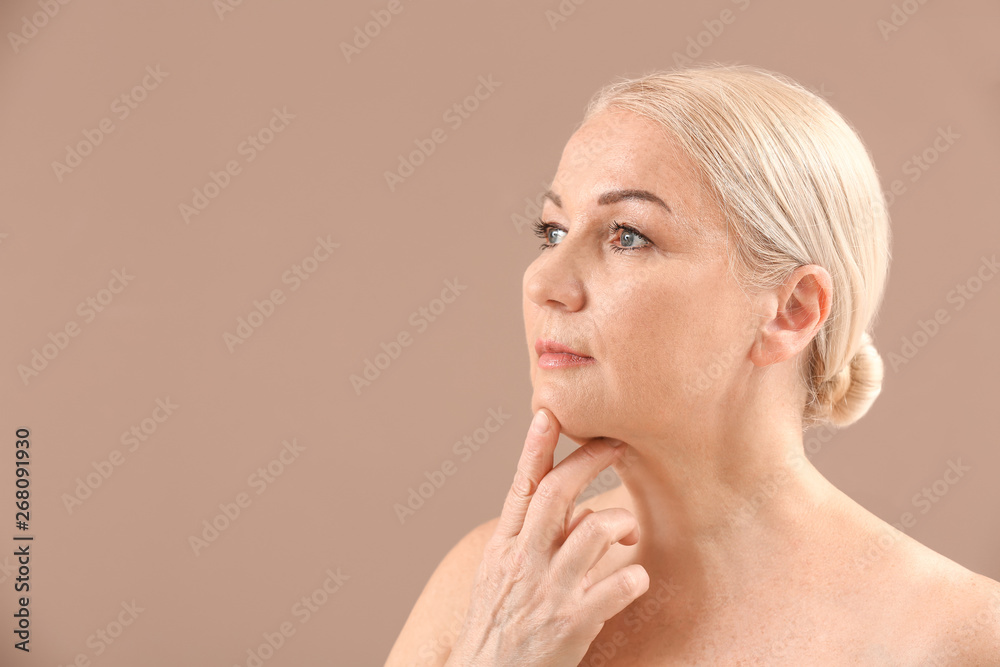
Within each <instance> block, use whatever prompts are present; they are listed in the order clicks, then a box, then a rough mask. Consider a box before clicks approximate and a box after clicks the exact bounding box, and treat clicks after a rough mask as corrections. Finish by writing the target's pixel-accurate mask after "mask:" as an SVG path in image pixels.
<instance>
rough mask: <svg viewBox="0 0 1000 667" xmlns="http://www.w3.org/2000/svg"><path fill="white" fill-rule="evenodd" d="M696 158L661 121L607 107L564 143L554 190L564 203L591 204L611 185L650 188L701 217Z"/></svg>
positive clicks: (678, 209)
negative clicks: (685, 150)
mask: <svg viewBox="0 0 1000 667" xmlns="http://www.w3.org/2000/svg"><path fill="white" fill-rule="evenodd" d="M704 185H705V184H704V182H703V180H702V177H701V176H700V174H699V170H698V168H697V166H696V165H695V163H694V162H693V161H692V160H691V159H690V158H689V157H688V156H687V155H686V154H685V153H684V151H683V149H682V148H681V146H680V144H679V143H678V141H677V139H676V138H674V137H673V136H672V135H671V134H670V133H669V132H667V131H666V130H665V129H664V128H662V127H661V126H660V125H659V124H658V123H656V122H655V121H652V120H650V119H648V118H645V117H643V116H640V115H638V114H636V113H633V112H631V111H625V110H621V109H609V110H605V111H602V112H600V113H598V114H597V115H595V116H593V117H592V118H591V119H590V120H588V121H587V122H586V123H584V124H583V125H582V126H581V127H580V128H579V129H578V130H577V131H576V132H575V133H574V134H573V136H572V137H570V139H569V141H567V142H566V146H565V148H564V149H563V153H562V158H561V159H560V161H559V167H558V169H557V171H556V176H555V178H554V179H553V181H552V189H553V191H555V192H556V193H558V194H559V195H560V197H561V198H562V199H563V202H564V203H563V206H564V207H571V208H573V207H575V208H580V207H590V206H595V205H596V204H597V198H598V196H599V195H600V194H601V193H602V192H605V191H607V190H612V189H641V190H649V191H650V192H653V193H654V194H656V195H658V196H659V197H660V198H661V199H663V200H664V201H666V202H667V203H668V204H669V205H670V208H671V210H673V211H674V212H675V213H677V214H678V215H679V216H680V217H683V218H685V219H687V220H693V219H698V218H703V217H704V215H703V214H705V213H707V211H706V210H705V207H706V206H707V204H708V193H707V190H706V188H705V187H704Z"/></svg>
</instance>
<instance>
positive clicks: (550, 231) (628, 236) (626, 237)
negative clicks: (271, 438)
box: [531, 218, 653, 252]
mask: <svg viewBox="0 0 1000 667" xmlns="http://www.w3.org/2000/svg"><path fill="white" fill-rule="evenodd" d="M531 228H532V230H533V231H534V234H535V236H537V237H539V238H541V239H544V240H545V243H542V244H541V245H540V246H539V249H540V250H545V249H546V248H551V247H552V246H554V245H557V244H558V243H559V242H558V241H556V240H554V238H553V235H558V238H560V239H561V238H562V237H564V236H566V230H565V229H563V228H562V227H557V226H555V225H553V224H552V223H550V222H542V220H541V218H539V219H537V220H535V222H534V223H533V224H532V226H531ZM608 229H609V231H610V232H611V234H612V235H614V234H616V233H617V232H619V231H621V242H622V245H621V246H618V245H615V244H612V245H611V250H613V251H614V252H636V251H639V250H642V249H643V248H646V247H648V246H651V245H653V243H652V241H650V240H649V239H647V238H646V237H645V236H643V235H642V234H640V233H639V232H638V231H637V230H635V229H633V228H632V227H629V226H628V225H623V224H621V223H619V222H617V221H614V220H613V221H612V222H611V224H610V225H608ZM640 242H641V245H636V244H638V243H640Z"/></svg>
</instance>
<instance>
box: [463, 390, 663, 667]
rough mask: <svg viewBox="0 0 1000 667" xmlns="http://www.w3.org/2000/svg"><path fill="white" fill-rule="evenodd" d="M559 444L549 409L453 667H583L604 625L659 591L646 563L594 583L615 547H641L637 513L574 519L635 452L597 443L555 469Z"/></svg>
mask: <svg viewBox="0 0 1000 667" xmlns="http://www.w3.org/2000/svg"><path fill="white" fill-rule="evenodd" d="M542 413H544V414H542ZM546 422H547V423H546ZM539 427H540V428H539ZM558 440H559V424H558V422H556V420H555V418H554V417H553V416H552V414H551V413H550V412H548V410H545V409H544V408H543V409H542V410H539V412H538V413H536V415H535V418H534V420H533V421H532V423H531V427H530V428H529V430H528V436H527V438H526V439H525V441H524V449H523V450H522V451H521V458H520V460H519V461H518V464H517V473H516V474H515V475H514V481H513V484H512V485H511V488H510V492H509V493H508V494H507V499H506V501H505V502H504V506H503V512H502V513H501V515H500V520H499V523H498V524H497V528H496V531H495V532H494V533H493V536H492V537H491V538H490V541H489V542H488V543H487V544H486V547H485V550H484V553H483V560H482V562H481V563H480V565H479V569H478V570H477V571H476V576H475V581H474V583H473V590H472V600H471V602H470V605H469V609H468V611H467V613H466V616H465V623H464V625H463V626H462V629H461V631H460V632H459V635H458V637H457V638H456V640H455V644H454V646H453V647H452V653H451V657H449V659H448V662H447V663H446V664H447V665H456V666H458V665H461V666H462V667H473V666H475V667H487V666H489V667H499V666H501V665H503V666H507V665H517V666H518V667H521V666H530V667H540V666H545V667H577V665H579V663H580V661H581V660H583V658H584V656H585V655H586V653H587V650H588V648H589V647H590V644H591V642H592V641H594V638H595V637H597V634H598V633H599V632H600V631H601V628H603V627H604V623H605V622H606V621H607V620H608V619H610V618H611V617H613V616H614V615H615V614H617V613H619V612H620V611H622V610H623V609H625V607H627V606H628V605H629V604H630V603H631V602H632V601H633V600H635V599H636V598H638V597H639V596H640V595H642V594H643V593H645V592H646V590H647V589H648V588H649V575H648V573H647V572H646V570H645V569H644V568H643V567H642V566H641V565H639V564H638V563H635V564H632V565H629V566H627V567H623V568H621V569H619V570H618V571H616V572H613V573H612V574H610V575H608V576H607V577H605V578H604V579H601V580H599V581H594V580H592V576H593V575H594V573H592V572H591V571H590V570H591V568H592V567H594V565H595V564H596V563H597V562H598V561H599V560H600V559H601V557H602V556H603V555H604V554H605V553H607V551H608V549H609V548H611V545H612V544H615V543H616V542H620V543H621V544H624V545H633V544H636V543H637V542H638V540H639V526H638V522H637V521H636V519H635V516H634V515H633V514H632V513H631V512H629V511H628V510H626V509H624V508H609V509H605V510H601V511H600V512H592V511H590V510H584V511H582V512H581V513H580V514H579V515H578V516H577V517H576V518H575V519H574V518H573V511H574V509H575V501H576V498H577V496H579V495H580V493H581V492H582V491H583V489H584V488H586V486H587V484H589V483H590V482H591V481H592V480H593V479H594V478H595V477H597V475H599V474H600V472H601V471H602V470H604V469H605V468H607V467H608V466H609V465H611V464H612V463H613V462H615V461H616V460H617V459H618V458H619V457H620V456H621V455H622V451H624V450H625V446H624V445H623V446H621V447H620V449H616V448H615V447H613V446H612V445H610V444H609V443H608V442H607V441H604V440H596V441H592V442H588V443H587V444H585V445H583V446H582V447H580V448H579V449H577V450H576V451H575V452H573V453H572V454H570V455H569V456H567V457H566V458H565V460H563V461H561V462H560V463H559V465H557V466H556V467H555V468H553V467H552V460H553V452H554V451H555V448H556V443H557V441H558Z"/></svg>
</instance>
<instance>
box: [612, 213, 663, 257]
mask: <svg viewBox="0 0 1000 667" xmlns="http://www.w3.org/2000/svg"><path fill="white" fill-rule="evenodd" d="M608 228H609V229H610V230H611V233H612V234H614V233H616V232H618V231H619V230H620V231H621V244H622V245H621V246H617V245H612V246H611V249H612V250H613V251H615V252H636V251H639V250H642V249H643V248H645V247H647V246H651V245H653V242H652V241H650V240H649V239H647V238H646V237H645V236H643V235H642V234H640V233H639V232H638V231H637V230H635V229H633V228H631V227H629V226H628V225H623V224H621V223H619V222H617V221H614V220H612V221H611V224H610V225H608ZM639 242H642V245H637V244H638V243H639Z"/></svg>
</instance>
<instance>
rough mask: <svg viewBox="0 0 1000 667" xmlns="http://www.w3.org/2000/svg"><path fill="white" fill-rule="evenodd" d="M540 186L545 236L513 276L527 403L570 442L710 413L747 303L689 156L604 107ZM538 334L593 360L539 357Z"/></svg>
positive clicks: (730, 376) (658, 133) (743, 353)
mask: <svg viewBox="0 0 1000 667" xmlns="http://www.w3.org/2000/svg"><path fill="white" fill-rule="evenodd" d="M641 191H644V192H646V193H650V195H645V194H640V192H641ZM616 193H617V194H616ZM551 195H552V196H550V197H547V198H546V200H545V203H544V206H543V209H542V215H541V220H542V222H544V223H549V224H550V225H551V226H550V227H549V228H548V229H547V230H546V236H545V238H543V239H541V240H542V241H543V242H547V243H553V244H554V245H553V246H552V247H549V248H546V249H543V250H540V251H539V255H538V258H537V259H535V260H534V261H533V262H532V263H531V264H530V265H529V266H528V268H527V270H526V271H525V273H524V280H523V290H524V322H525V330H526V333H527V342H528V350H529V356H530V359H531V380H532V385H533V387H534V396H533V398H532V411H535V410H537V409H538V408H540V407H546V408H549V409H550V410H551V411H552V412H553V414H554V415H555V416H556V418H557V419H558V420H559V421H560V424H561V425H562V429H563V432H564V433H566V435H567V436H568V437H571V438H572V439H574V440H575V441H577V443H578V444H582V442H583V441H585V440H588V439H591V438H597V437H609V438H615V439H619V440H623V441H626V442H628V441H629V440H630V439H632V438H634V437H635V436H637V435H640V434H645V435H647V436H648V435H649V434H650V433H667V432H670V430H671V429H672V427H673V426H676V425H678V424H688V426H690V424H691V419H692V418H697V419H712V418H714V417H715V416H716V415H717V414H721V413H719V410H720V409H721V408H722V406H724V405H726V404H727V403H729V404H731V403H730V402H729V401H727V399H726V397H727V396H730V395H733V394H734V392H737V391H739V389H740V386H739V385H740V383H741V378H743V377H745V373H746V372H747V370H748V368H749V364H750V362H749V361H748V357H747V353H748V351H749V349H750V346H751V345H752V343H753V338H754V334H753V329H752V327H748V325H750V324H751V320H750V312H751V310H752V307H751V305H750V303H749V301H748V296H747V295H746V294H745V293H744V291H743V290H741V288H740V287H739V285H737V284H736V283H735V282H734V280H733V278H731V276H730V274H729V271H728V269H727V252H726V236H727V234H726V227H725V224H724V221H723V217H722V214H721V212H720V211H719V209H718V207H717V206H716V204H715V203H714V201H713V200H712V198H711V196H710V194H709V193H708V191H707V190H706V189H704V186H703V183H702V181H701V180H700V178H699V176H698V175H697V171H696V168H695V166H694V164H693V163H692V162H691V161H690V160H689V159H688V158H686V157H685V156H684V155H683V154H682V153H681V151H680V149H679V147H678V145H677V144H676V143H675V142H674V140H673V139H672V138H668V137H667V136H665V134H664V133H663V132H662V130H660V129H659V127H658V126H657V125H654V124H653V123H652V122H651V121H649V120H646V119H645V118H643V117H641V116H638V115H636V114H633V113H631V112H627V111H620V110H612V111H606V112H603V113H601V114H598V115H597V116H595V117H593V118H592V119H591V120H590V121H588V122H587V123H585V124H584V125H583V126H582V127H581V128H580V129H579V130H578V131H577V132H576V133H575V134H574V135H573V136H572V137H571V138H570V140H569V142H568V143H567V144H566V147H565V149H564V150H563V154H562V159H561V160H560V162H559V167H558V170H557V172H556V175H555V178H554V179H553V182H552V190H551ZM656 199H659V200H660V201H662V204H661V203H660V202H659V201H656ZM668 209H669V210H668ZM614 222H617V223H618V224H620V225H624V226H626V227H629V228H631V229H634V230H635V232H632V231H631V230H622V229H620V228H619V229H616V230H614V231H612V230H610V229H609V225H612V224H613V223H614ZM636 232H637V233H636ZM539 339H542V340H552V341H555V342H557V343H561V344H563V345H565V346H567V347H569V348H571V349H573V350H575V351H576V352H579V353H580V354H582V355H587V356H589V357H591V358H592V360H591V361H587V362H586V363H584V364H582V365H563V366H560V365H558V362H559V361H560V360H564V359H566V357H560V356H559V355H545V356H544V357H543V366H545V367H539V354H538V352H536V341H538V340H539Z"/></svg>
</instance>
